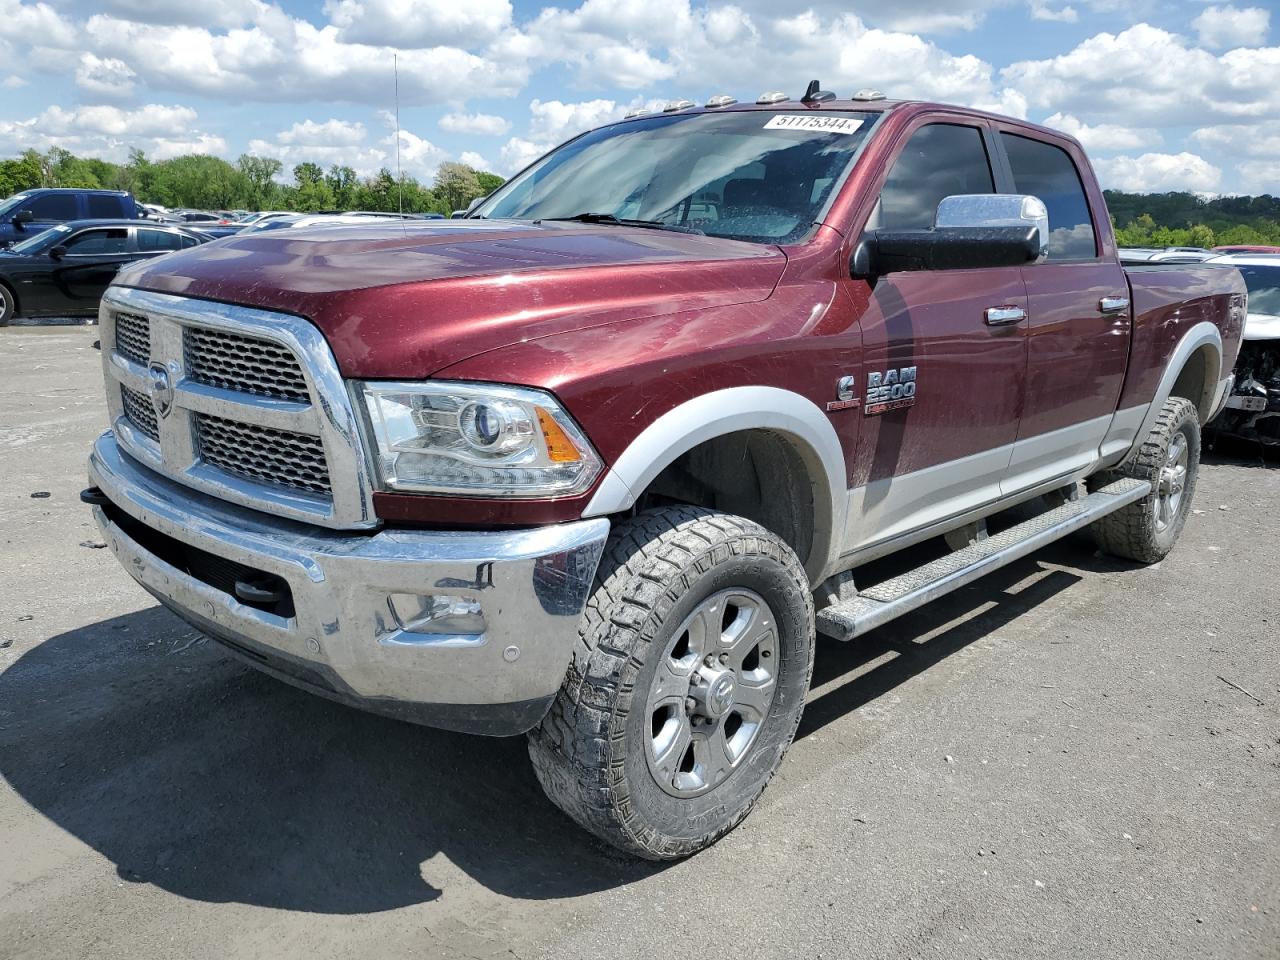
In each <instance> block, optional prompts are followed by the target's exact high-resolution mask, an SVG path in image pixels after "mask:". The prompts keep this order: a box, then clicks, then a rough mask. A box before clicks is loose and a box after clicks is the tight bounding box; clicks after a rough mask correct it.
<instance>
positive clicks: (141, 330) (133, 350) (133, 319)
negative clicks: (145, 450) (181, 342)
mask: <svg viewBox="0 0 1280 960" xmlns="http://www.w3.org/2000/svg"><path fill="white" fill-rule="evenodd" d="M116 349H117V350H118V351H120V354H121V356H125V357H128V358H129V359H130V360H132V361H133V362H134V363H140V364H142V365H143V366H144V367H145V366H146V365H147V362H148V361H149V360H150V359H151V323H150V321H149V320H147V318H146V317H140V316H138V315H137V314H136V313H117V314H116ZM151 422H152V423H155V417H152V418H151Z"/></svg>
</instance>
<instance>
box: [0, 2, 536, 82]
mask: <svg viewBox="0 0 1280 960" xmlns="http://www.w3.org/2000/svg"><path fill="white" fill-rule="evenodd" d="M0 2H5V0H0ZM86 42H87V43H89V44H91V45H92V47H93V48H94V52H96V53H97V54H99V55H101V56H108V57H116V58H119V59H122V60H124V61H126V62H127V63H128V64H129V66H130V67H131V68H132V69H133V70H134V71H135V72H136V73H137V75H138V77H139V79H140V81H143V82H145V83H146V84H147V85H148V86H150V87H152V88H158V89H167V90H179V91H188V92H192V93H198V94H202V95H204V96H209V97H220V98H238V99H250V100H281V101H291V100H296V99H299V97H300V96H305V99H308V100H313V101H323V100H327V101H344V102H356V103H388V102H389V101H390V100H391V97H392V92H393V88H394V85H395V76H394V72H393V69H392V55H393V53H395V52H396V51H394V50H393V49H392V48H390V47H380V46H370V45H365V44H354V43H345V42H343V41H342V40H341V39H340V37H339V30H338V28H337V27H335V26H332V25H327V26H323V27H317V26H315V25H314V24H311V23H310V22H308V21H305V20H297V19H294V18H292V17H290V16H288V15H287V14H285V13H284V12H283V11H282V10H280V9H279V8H276V7H271V8H267V9H265V10H264V11H263V12H262V14H261V15H260V17H259V18H258V20H257V21H256V23H255V25H254V26H253V27H251V28H248V29H242V30H230V31H227V32H224V33H223V32H215V31H211V30H209V29H206V28H203V27H190V26H154V25H150V24H142V23H136V22H134V21H130V20H124V19H120V18H117V17H110V16H105V15H97V16H93V17H90V18H89V20H88V22H87V24H86ZM398 56H399V88H400V100H401V102H402V103H403V104H405V105H417V104H430V103H443V102H448V101H461V100H465V99H466V98H467V97H469V96H471V95H473V94H474V93H475V92H476V91H477V90H481V89H483V90H484V91H485V92H486V93H487V94H489V95H494V96H501V95H509V94H513V93H515V92H516V91H517V90H518V89H519V88H520V87H521V86H522V85H523V84H524V82H525V80H526V79H527V76H528V70H527V67H526V66H525V65H524V64H523V63H521V62H518V61H510V62H497V61H493V60H490V59H486V58H485V57H483V56H480V55H478V54H475V53H471V52H469V51H467V50H464V49H461V48H458V47H446V46H438V47H431V48H428V49H416V50H401V51H400V52H399V55H398ZM304 91H305V94H303V92H304Z"/></svg>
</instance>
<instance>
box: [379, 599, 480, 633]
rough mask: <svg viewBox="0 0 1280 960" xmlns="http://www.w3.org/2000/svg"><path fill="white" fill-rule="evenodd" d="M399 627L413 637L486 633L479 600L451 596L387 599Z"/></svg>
mask: <svg viewBox="0 0 1280 960" xmlns="http://www.w3.org/2000/svg"><path fill="white" fill-rule="evenodd" d="M387 605H388V606H389V607H390V608H391V615H392V617H394V618H395V621H396V625H397V626H398V627H399V628H400V629H401V630H405V631H407V632H409V633H437V634H439V633H443V634H463V635H476V634H481V633H484V628H485V623H484V611H483V610H482V609H481V607H480V604H479V603H478V602H477V601H475V600H468V599H467V598H466V597H458V596H453V595H450V594H447V593H430V594H425V595H423V594H417V593H393V594H391V596H389V597H388V598H387Z"/></svg>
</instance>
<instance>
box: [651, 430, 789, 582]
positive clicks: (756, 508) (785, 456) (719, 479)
mask: <svg viewBox="0 0 1280 960" xmlns="http://www.w3.org/2000/svg"><path fill="white" fill-rule="evenodd" d="M669 503H687V504H692V505H694V506H699V507H707V508H708V509H712V510H723V511H724V512H725V513H733V514H737V515H738V516H740V517H746V518H747V519H748V520H754V521H755V522H756V523H758V524H760V525H761V526H763V527H765V528H767V529H769V530H772V531H773V532H774V533H776V534H777V535H778V536H780V537H781V538H782V539H783V540H785V541H786V543H787V545H788V546H790V547H791V549H792V550H794V551H795V552H796V556H798V557H799V558H800V561H801V563H806V562H807V561H808V559H809V556H810V553H811V552H812V550H813V545H814V536H813V535H814V515H815V510H814V487H813V481H812V479H811V477H810V475H809V471H808V469H807V468H806V465H805V462H804V458H803V456H802V455H801V453H800V451H799V450H798V449H797V448H796V445H795V443H794V442H793V441H792V440H790V439H789V438H788V437H787V436H786V435H785V434H782V433H779V432H777V431H774V430H740V431H737V432H734V433H727V434H723V435H722V436H718V437H713V438H712V439H710V440H707V441H705V442H703V443H700V444H698V445H697V446H696V447H693V448H692V449H690V450H688V451H686V452H685V453H683V454H681V455H680V456H679V457H677V458H676V459H675V460H674V461H672V462H671V463H670V464H668V465H667V466H666V467H665V468H663V470H662V472H661V473H659V474H658V475H657V476H656V477H654V478H653V482H651V483H650V484H649V486H648V487H647V488H645V491H644V492H643V493H642V494H641V495H640V496H639V497H638V498H637V499H636V507H637V509H641V510H643V509H645V508H646V507H652V506H660V505H663V504H669Z"/></svg>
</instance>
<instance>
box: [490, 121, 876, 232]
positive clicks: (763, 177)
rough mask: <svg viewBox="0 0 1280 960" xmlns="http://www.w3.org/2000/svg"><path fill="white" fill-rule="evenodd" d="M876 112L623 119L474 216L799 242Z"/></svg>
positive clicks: (557, 154) (538, 167) (560, 153)
mask: <svg viewBox="0 0 1280 960" xmlns="http://www.w3.org/2000/svg"><path fill="white" fill-rule="evenodd" d="M801 109H802V110H803V108H801ZM877 116H878V114H875V113H834V112H828V111H825V110H824V111H822V112H821V113H817V112H801V113H796V114H786V113H773V112H766V111H759V110H752V111H743V112H738V113H719V114H706V113H703V114H688V115H684V116H657V117H649V118H646V119H643V120H634V121H631V122H630V123H622V124H615V125H614V126H610V127H604V128H602V129H600V130H595V131H592V132H591V133H588V134H585V135H583V136H581V137H579V138H578V139H576V140H573V141H571V142H569V143H567V144H565V145H564V146H563V147H561V148H560V149H558V150H556V151H554V152H553V153H550V154H548V155H547V156H546V157H544V158H542V159H541V160H540V161H538V162H537V163H536V164H534V166H533V167H531V168H530V169H528V170H526V171H525V172H524V173H523V174H521V175H520V176H518V177H516V178H515V179H514V180H512V181H511V182H510V183H508V184H507V185H505V186H504V187H502V188H500V189H499V190H498V192H497V193H495V194H494V195H493V197H491V198H490V199H489V200H487V201H486V202H485V203H484V204H482V205H481V206H480V207H478V208H477V209H476V211H475V213H473V214H472V216H477V217H491V218H497V219H512V220H539V219H548V220H550V219H561V218H563V219H568V218H573V217H576V216H579V215H581V214H593V215H596V216H597V217H598V218H599V217H603V218H610V217H616V218H617V219H618V220H623V221H652V222H653V223H652V224H650V225H660V226H663V227H667V228H669V229H674V230H693V231H697V232H700V233H705V234H708V235H711V236H716V237H727V238H730V239H734V240H750V241H755V242H757V243H794V242H795V241H797V240H800V239H802V238H803V237H804V236H805V235H806V234H807V233H808V232H809V231H810V229H811V228H812V226H813V224H814V222H815V221H816V220H817V219H818V218H819V217H820V216H821V214H822V212H823V210H824V208H825V206H826V204H827V201H828V200H829V198H830V197H831V194H832V192H833V191H834V189H835V187H836V186H837V185H838V184H839V183H840V182H841V180H842V179H843V177H844V175H845V173H846V172H847V171H848V169H849V167H850V165H851V164H852V162H853V160H854V158H855V157H856V156H857V152H858V148H859V147H860V146H861V145H862V143H863V141H864V140H865V139H866V135H867V132H868V131H869V130H870V129H871V127H872V125H873V123H874V121H875V119H876V118H877ZM593 222H598V220H593Z"/></svg>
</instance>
